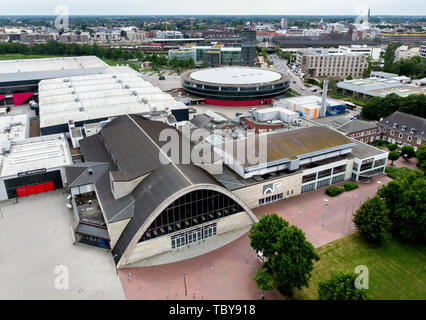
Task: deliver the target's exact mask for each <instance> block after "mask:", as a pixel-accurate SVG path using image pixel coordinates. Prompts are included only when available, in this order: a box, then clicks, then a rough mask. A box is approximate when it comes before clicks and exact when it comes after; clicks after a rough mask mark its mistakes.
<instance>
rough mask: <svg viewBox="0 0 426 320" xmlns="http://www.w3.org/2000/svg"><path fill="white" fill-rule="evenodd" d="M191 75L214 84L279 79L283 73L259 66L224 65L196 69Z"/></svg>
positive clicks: (264, 81)
mask: <svg viewBox="0 0 426 320" xmlns="http://www.w3.org/2000/svg"><path fill="white" fill-rule="evenodd" d="M190 77H191V78H192V79H194V80H198V81H202V82H207V83H214V84H232V85H238V84H241V85H248V84H261V83H266V82H273V81H277V80H279V79H281V74H279V73H278V72H275V71H271V70H263V69H257V68H248V67H223V68H211V69H205V70H200V71H195V72H193V73H191V75H190Z"/></svg>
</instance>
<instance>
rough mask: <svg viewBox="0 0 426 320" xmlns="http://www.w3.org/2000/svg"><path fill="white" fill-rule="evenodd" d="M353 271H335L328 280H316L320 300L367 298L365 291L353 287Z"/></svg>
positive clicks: (354, 277) (354, 276)
mask: <svg viewBox="0 0 426 320" xmlns="http://www.w3.org/2000/svg"><path fill="white" fill-rule="evenodd" d="M356 277H357V276H356V275H355V273H351V272H343V271H337V272H334V273H333V274H332V275H331V278H330V279H328V280H322V281H320V282H318V298H319V299H320V300H367V299H368V298H367V292H366V290H364V289H357V288H356V287H355V279H356Z"/></svg>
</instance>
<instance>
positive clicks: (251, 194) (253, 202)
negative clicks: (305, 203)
mask: <svg viewBox="0 0 426 320" xmlns="http://www.w3.org/2000/svg"><path fill="white" fill-rule="evenodd" d="M302 176H303V173H302V172H299V173H296V174H293V175H290V176H285V177H280V178H278V179H274V180H267V181H265V182H263V183H259V184H256V185H253V186H248V187H245V188H241V189H238V190H234V191H232V193H234V194H235V195H236V196H237V197H239V198H240V199H241V200H242V201H244V202H245V203H246V204H247V205H248V207H249V208H250V209H252V208H256V207H258V206H259V199H261V198H265V197H267V196H272V195H274V194H279V193H283V197H284V199H285V198H286V197H287V191H289V195H288V197H289V198H290V197H293V196H296V195H299V194H300V193H301V190H302ZM277 182H281V188H280V189H279V190H275V191H274V192H272V193H268V194H263V186H265V185H269V184H272V183H277ZM292 190H293V194H292V193H291V191H292Z"/></svg>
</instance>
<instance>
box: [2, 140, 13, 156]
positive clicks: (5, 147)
mask: <svg viewBox="0 0 426 320" xmlns="http://www.w3.org/2000/svg"><path fill="white" fill-rule="evenodd" d="M11 148H12V143H11V142H10V141H6V142H5V143H3V145H2V146H1V153H2V154H3V155H5V154H7V153H10V149H11Z"/></svg>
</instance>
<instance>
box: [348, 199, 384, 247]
mask: <svg viewBox="0 0 426 320" xmlns="http://www.w3.org/2000/svg"><path fill="white" fill-rule="evenodd" d="M388 216H389V210H388V208H387V207H386V204H385V202H384V201H383V200H382V199H380V197H379V196H377V195H376V196H374V197H373V198H370V199H368V200H367V201H365V202H364V203H363V204H362V206H361V207H360V208H359V209H358V210H357V211H356V212H355V215H354V218H353V222H354V223H355V225H356V228H357V230H358V232H359V235H360V236H361V237H362V238H364V239H365V240H366V241H368V242H371V243H383V242H384V241H385V240H387V239H388V238H390V231H391V227H392V223H391V221H390V220H389V217H388Z"/></svg>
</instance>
